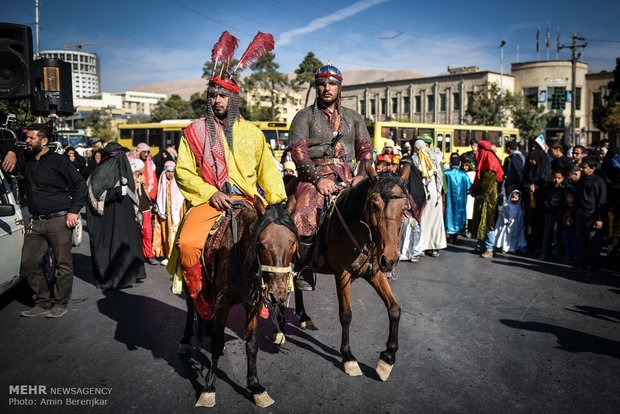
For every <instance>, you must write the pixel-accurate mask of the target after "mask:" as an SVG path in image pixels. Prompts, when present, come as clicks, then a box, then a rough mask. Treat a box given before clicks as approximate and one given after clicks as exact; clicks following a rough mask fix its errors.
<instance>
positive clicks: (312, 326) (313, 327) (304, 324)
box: [299, 319, 318, 331]
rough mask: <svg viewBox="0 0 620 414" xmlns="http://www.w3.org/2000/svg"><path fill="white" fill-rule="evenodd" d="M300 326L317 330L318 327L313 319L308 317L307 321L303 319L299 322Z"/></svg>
mask: <svg viewBox="0 0 620 414" xmlns="http://www.w3.org/2000/svg"><path fill="white" fill-rule="evenodd" d="M299 327H300V328H301V329H304V330H306V331H317V330H318V329H317V327H316V326H314V324H313V323H312V319H308V320H307V321H303V322H300V323H299Z"/></svg>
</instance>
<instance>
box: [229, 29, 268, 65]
mask: <svg viewBox="0 0 620 414" xmlns="http://www.w3.org/2000/svg"><path fill="white" fill-rule="evenodd" d="M274 47H275V42H274V40H273V36H272V35H271V33H263V32H258V33H257V34H256V36H254V39H253V40H252V42H251V43H250V45H249V46H248V48H247V49H246V51H245V52H244V53H243V56H241V59H239V64H238V65H237V67H236V68H235V70H234V72H236V71H237V70H244V69H247V68H249V67H250V66H252V65H253V64H254V63H255V62H256V61H257V60H258V59H260V58H261V57H262V56H263V55H265V54H267V53H268V52H271V51H272V50H273V48H274Z"/></svg>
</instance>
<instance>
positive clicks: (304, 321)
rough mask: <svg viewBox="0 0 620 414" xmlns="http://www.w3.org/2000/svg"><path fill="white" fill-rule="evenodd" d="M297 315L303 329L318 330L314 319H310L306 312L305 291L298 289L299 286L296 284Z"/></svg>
mask: <svg viewBox="0 0 620 414" xmlns="http://www.w3.org/2000/svg"><path fill="white" fill-rule="evenodd" d="M295 315H297V316H298V317H299V327H300V328H301V329H306V330H308V331H316V330H317V327H316V326H315V325H314V323H312V319H310V316H309V315H308V314H307V313H306V308H305V306H304V295H303V291H301V290H299V289H297V286H295Z"/></svg>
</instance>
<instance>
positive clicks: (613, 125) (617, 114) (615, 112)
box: [604, 102, 620, 132]
mask: <svg viewBox="0 0 620 414" xmlns="http://www.w3.org/2000/svg"><path fill="white" fill-rule="evenodd" d="M604 126H605V130H607V131H610V132H618V131H620V102H616V104H615V105H614V107H613V108H611V109H610V110H609V115H607V117H606V118H605V124H604Z"/></svg>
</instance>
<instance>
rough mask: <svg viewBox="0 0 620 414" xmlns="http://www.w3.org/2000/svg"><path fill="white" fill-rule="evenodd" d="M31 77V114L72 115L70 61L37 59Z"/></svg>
mask: <svg viewBox="0 0 620 414" xmlns="http://www.w3.org/2000/svg"><path fill="white" fill-rule="evenodd" d="M33 78H34V94H33V96H32V113H33V114H35V115H49V114H52V113H54V114H57V115H63V116H68V115H73V112H74V111H73V87H72V85H71V63H69V62H65V61H63V60H60V59H37V60H35V61H34V75H33Z"/></svg>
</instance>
